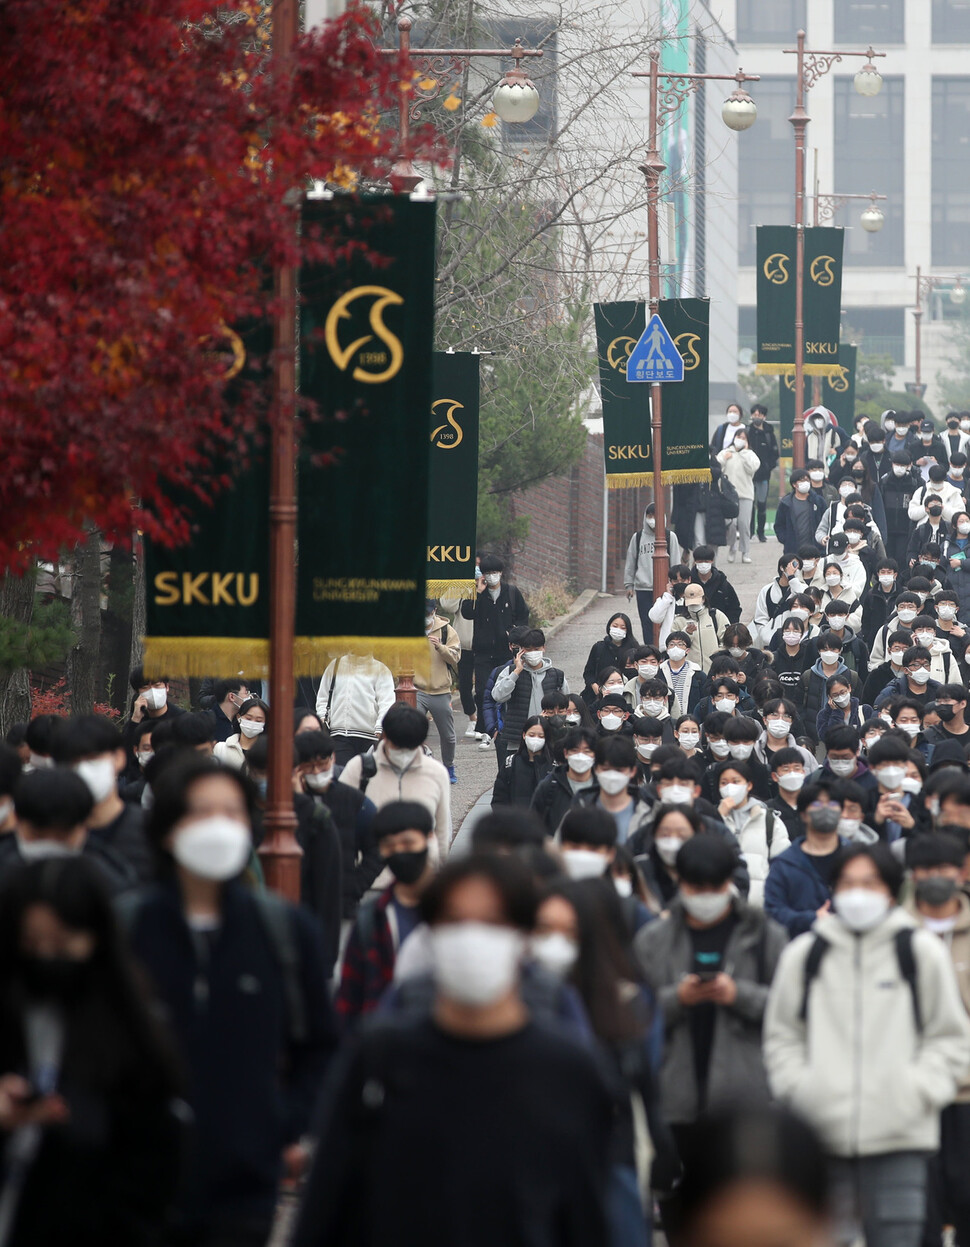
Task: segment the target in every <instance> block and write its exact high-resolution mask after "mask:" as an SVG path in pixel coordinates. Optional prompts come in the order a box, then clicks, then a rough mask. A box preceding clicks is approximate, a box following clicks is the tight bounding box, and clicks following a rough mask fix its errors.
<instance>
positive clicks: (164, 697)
mask: <svg viewBox="0 0 970 1247" xmlns="http://www.w3.org/2000/svg"><path fill="white" fill-rule="evenodd" d="M143 696H144V698H145V705H146V706H147V707H148V709H149V710H161V709H162V707H163V706H164V705H165V703H166V702H167V701H168V689H167V688H149V689H146V690H145V692H144V694H143Z"/></svg>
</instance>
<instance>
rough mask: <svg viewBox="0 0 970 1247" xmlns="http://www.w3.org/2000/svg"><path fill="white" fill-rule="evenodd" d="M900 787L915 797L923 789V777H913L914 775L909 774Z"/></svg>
mask: <svg viewBox="0 0 970 1247" xmlns="http://www.w3.org/2000/svg"><path fill="white" fill-rule="evenodd" d="M900 787H901V788H902V790H903V792H908V793H909V795H910V796H911V797H915V796H916V794H917V793H919V792H922V791H923V781H922V780H921V779H913V777H912V776H910V775H907V776H906V778H905V779H904V780H903V782H902V784H900Z"/></svg>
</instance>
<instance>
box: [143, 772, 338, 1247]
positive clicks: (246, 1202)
mask: <svg viewBox="0 0 970 1247" xmlns="http://www.w3.org/2000/svg"><path fill="white" fill-rule="evenodd" d="M153 789H154V794H155V802H154V805H153V806H152V809H151V813H150V815H149V821H148V836H149V840H150V842H151V844H152V846H153V848H154V849H155V851H156V854H157V860H158V875H157V880H158V881H157V883H156V884H154V885H153V886H152V887H150V888H149V889H147V890H146V891H144V892H143V893H140V894H138V895H137V897H136V898H134V899H133V901H132V903H131V904H126V905H125V906H123V907H122V910H121V916H122V918H123V921H124V923H125V926H126V928H127V931H128V935H129V941H130V946H131V950H132V953H133V954H134V956H135V958H136V960H137V961H138V962H139V963H140V965H141V967H142V969H143V971H144V972H145V973H146V974H147V976H148V978H149V979H150V980H151V982H152V983H153V985H154V987H155V990H156V993H157V995H158V999H159V1002H160V1004H161V1006H162V1007H163V1009H164V1011H165V1013H166V1014H167V1016H168V1018H169V1019H170V1021H171V1025H172V1029H173V1031H174V1033H175V1036H176V1039H177V1041H178V1045H179V1049H180V1052H181V1056H182V1059H183V1062H184V1065H185V1072H186V1079H187V1092H186V1099H187V1101H188V1102H189V1106H190V1108H191V1110H192V1116H193V1127H192V1135H191V1144H192V1148H191V1153H190V1165H189V1166H188V1167H187V1169H186V1179H187V1180H186V1182H185V1185H184V1187H183V1188H182V1190H181V1191H180V1194H179V1201H178V1206H177V1208H176V1213H175V1225H174V1236H175V1241H186V1242H200V1243H204V1242H210V1241H219V1240H220V1237H221V1239H222V1241H227V1242H239V1243H253V1244H255V1243H257V1242H262V1241H265V1239H266V1238H268V1236H269V1231H270V1227H271V1225H272V1222H273V1218H274V1214H275V1210H276V1203H277V1198H278V1193H279V1182H280V1176H281V1173H282V1172H283V1171H284V1167H285V1168H288V1169H290V1170H291V1171H292V1172H298V1171H299V1169H300V1168H301V1167H302V1165H304V1164H305V1162H306V1155H305V1153H304V1152H303V1149H302V1147H301V1145H300V1142H299V1140H300V1139H301V1138H302V1136H303V1135H304V1134H305V1133H306V1131H307V1129H308V1127H309V1123H310V1115H311V1112H312V1108H313V1104H314V1103H315V1100H316V1094H317V1091H318V1089H319V1086H320V1081H321V1079H322V1077H323V1074H324V1072H325V1070H326V1067H327V1065H328V1062H329V1060H330V1057H331V1055H332V1053H333V1051H334V1049H335V1046H336V1024H335V1020H334V1016H333V1011H332V1008H331V1005H330V999H329V994H328V992H327V985H326V975H325V972H324V966H323V960H322V956H321V951H320V935H319V931H318V928H317V926H316V923H315V920H314V919H313V918H312V917H311V916H310V915H309V914H307V913H305V912H304V911H303V910H302V909H299V908H297V907H295V906H290V905H288V904H286V903H285V902H283V901H282V900H280V899H279V898H278V897H276V896H274V895H271V894H268V893H263V892H259V891H257V890H256V889H254V888H252V887H250V886H249V885H248V884H246V883H245V882H243V880H242V879H241V878H240V876H241V875H242V872H243V871H244V869H245V867H246V864H247V862H249V860H250V856H251V853H252V834H251V827H252V815H253V805H252V791H253V790H252V786H251V785H250V783H249V781H248V780H247V779H246V778H245V777H244V776H242V775H241V774H240V773H239V772H238V771H236V770H231V769H229V768H227V767H223V766H221V765H220V764H219V763H218V762H216V761H215V760H214V759H212V758H203V757H198V756H195V755H191V756H188V757H185V758H182V757H176V758H175V759H174V760H173V761H172V762H171V763H170V764H169V765H167V766H166V767H165V768H164V769H163V770H162V771H161V773H160V774H159V775H158V776H157V777H156V778H155V781H154V784H153ZM200 1002H204V1004H202V1003H200ZM260 1234H262V1235H263V1236H264V1237H263V1238H262V1239H261V1238H259V1235H260ZM179 1235H181V1236H182V1237H181V1239H179V1238H178V1236H179Z"/></svg>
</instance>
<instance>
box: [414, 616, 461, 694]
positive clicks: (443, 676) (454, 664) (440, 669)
mask: <svg viewBox="0 0 970 1247" xmlns="http://www.w3.org/2000/svg"><path fill="white" fill-rule="evenodd" d="M433 636H434V637H437V638H438V640H439V641H440V642H441V644H440V645H432V644H431V641H430V639H429V641H428V648H429V649H430V650H431V675H430V677H429V678H427V679H426V678H425V676H424V675H423V674H422V673H420V672H417V671H416V672H415V673H414V687H415V688H419V689H420V690H421V692H422V693H428V694H429V695H431V696H435V695H437V694H439V693H450V692H451V677H452V675H453V673H454V672H455V671H457V669H458V659H459V658H461V641H459V639H458V633H457V632H456V631H455V629H454V628H453V627H452V626H451V624H450V623H449V622H448V621H447V619H442V618H441V616H440V615H435V617H434V622H433V623H432V625H431V627H430V629H429V630H428V637H429V638H430V637H433Z"/></svg>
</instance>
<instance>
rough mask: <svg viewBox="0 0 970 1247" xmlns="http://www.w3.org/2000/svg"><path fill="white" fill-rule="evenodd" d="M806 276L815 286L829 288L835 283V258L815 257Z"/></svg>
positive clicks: (828, 256)
mask: <svg viewBox="0 0 970 1247" xmlns="http://www.w3.org/2000/svg"><path fill="white" fill-rule="evenodd" d="M808 275H809V277H811V279H812V281H813V282H814V283H815V284H816V286H831V285H832V283H833V282H834V281H835V256H834V255H817V256H816V257H815V259H814V260H813V261H812V263H811V265H810V267H809V270H808Z"/></svg>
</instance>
